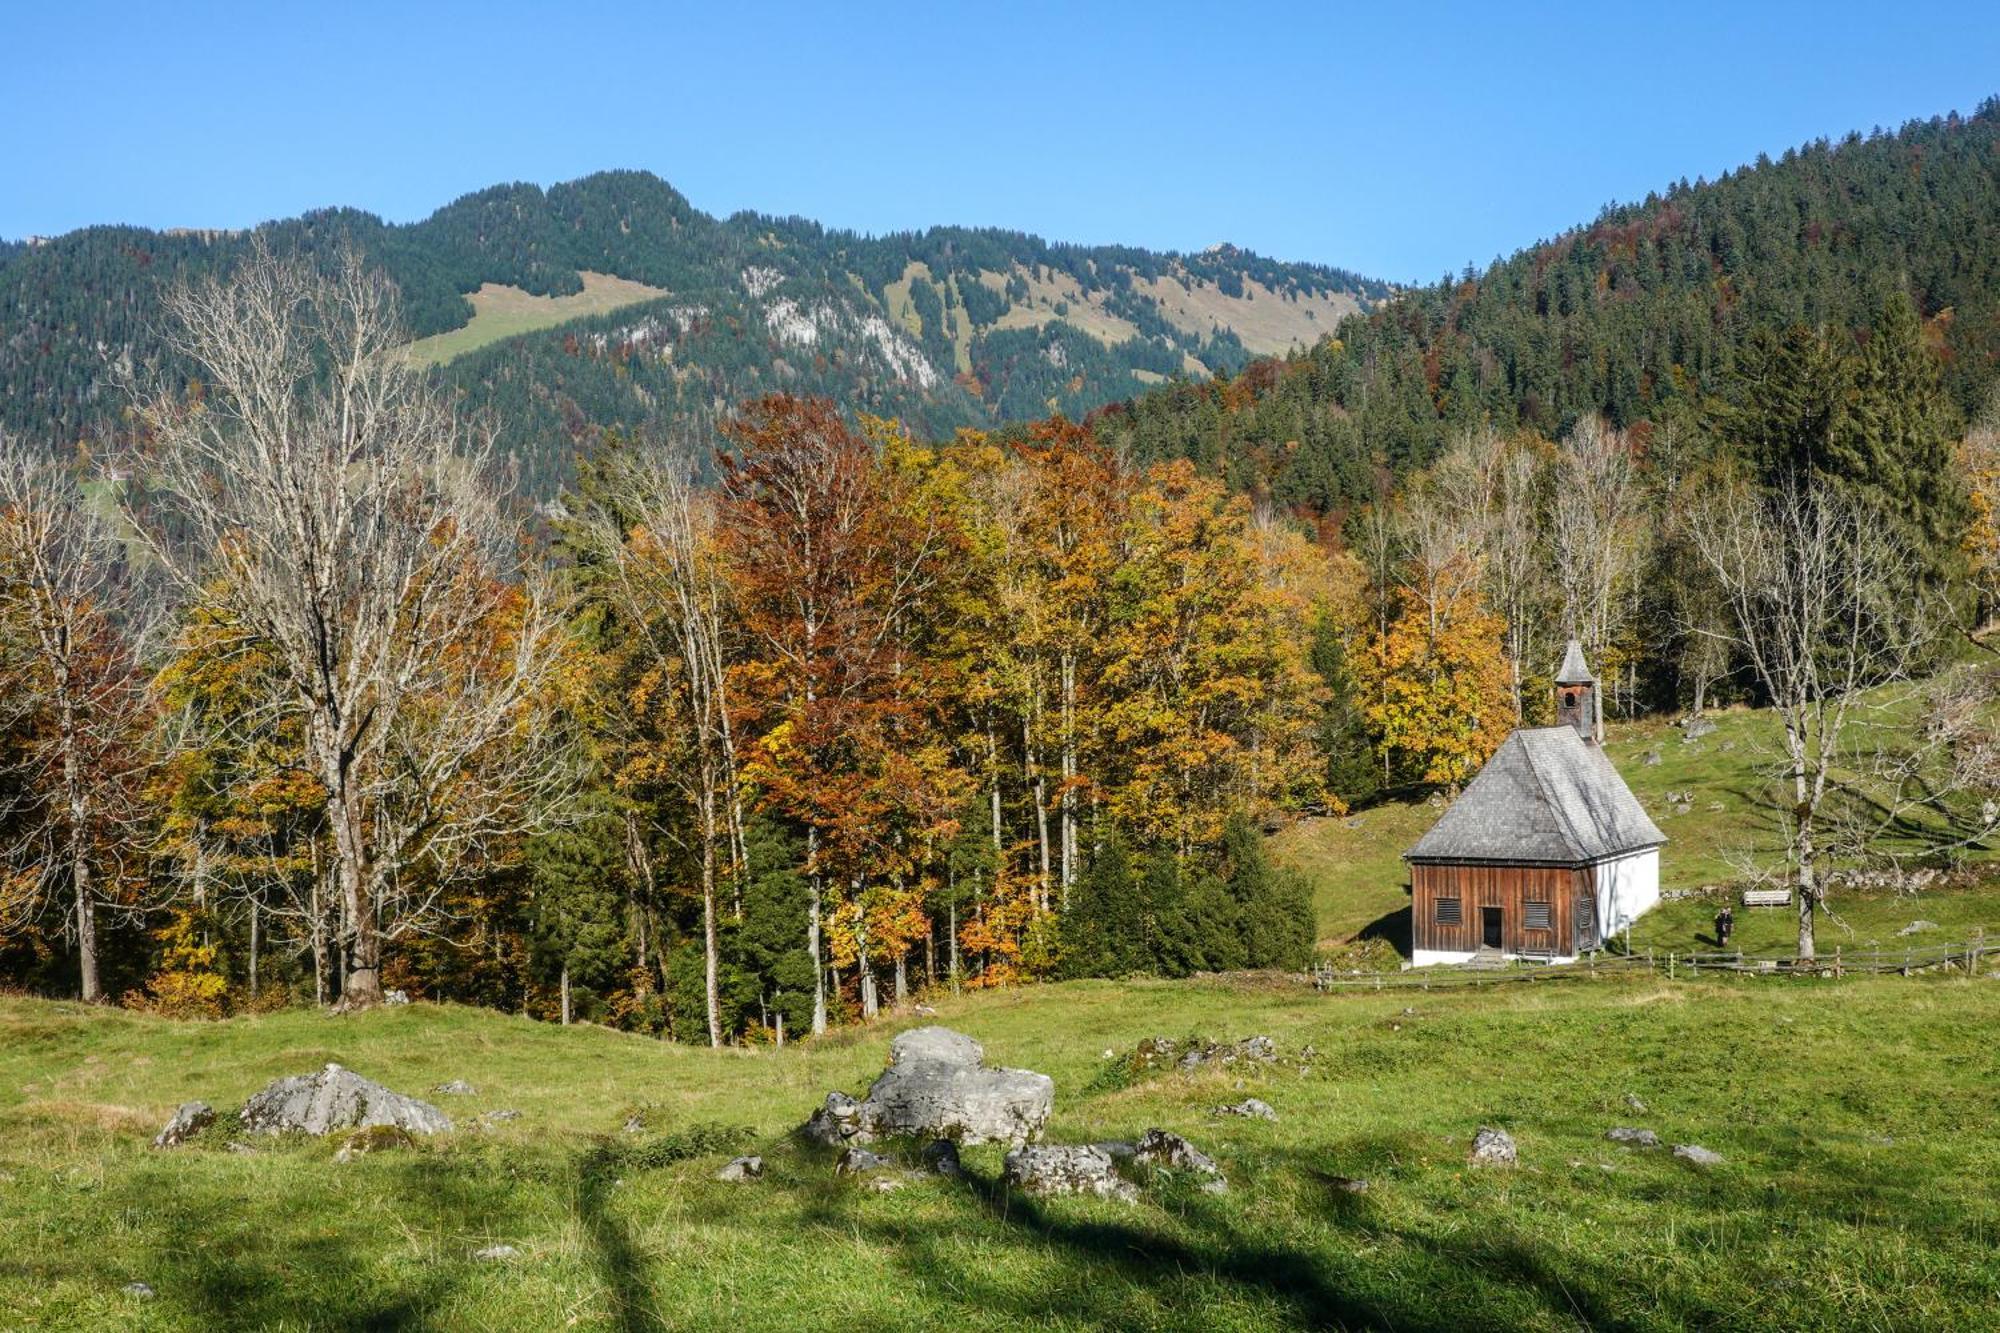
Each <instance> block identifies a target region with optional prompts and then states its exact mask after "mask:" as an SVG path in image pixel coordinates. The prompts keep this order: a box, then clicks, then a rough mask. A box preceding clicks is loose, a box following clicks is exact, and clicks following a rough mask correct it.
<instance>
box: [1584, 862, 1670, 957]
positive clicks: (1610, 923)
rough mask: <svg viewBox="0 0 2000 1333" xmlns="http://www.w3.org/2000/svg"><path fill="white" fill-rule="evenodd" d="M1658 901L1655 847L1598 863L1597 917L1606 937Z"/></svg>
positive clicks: (1652, 906)
mask: <svg viewBox="0 0 2000 1333" xmlns="http://www.w3.org/2000/svg"><path fill="white" fill-rule="evenodd" d="M1659 901H1660V849H1659V848H1657V847H1653V848H1649V849H1648V850H1646V851H1643V852H1634V853H1632V854H1631V855H1629V856H1621V857H1619V858H1617V859H1616V860H1612V861H1601V862H1599V863H1598V866H1597V920H1598V923H1599V927H1600V929H1601V930H1602V931H1603V932H1604V938H1605V939H1606V940H1609V939H1610V938H1611V937H1612V936H1613V935H1616V934H1618V933H1619V932H1621V931H1623V930H1624V929H1625V928H1626V927H1627V926H1629V925H1631V924H1632V923H1633V922H1634V921H1637V920H1638V919H1639V918H1640V917H1642V916H1644V915H1646V913H1648V912H1650V911H1652V910H1653V908H1654V907H1656V906H1657V905H1658V904H1659Z"/></svg>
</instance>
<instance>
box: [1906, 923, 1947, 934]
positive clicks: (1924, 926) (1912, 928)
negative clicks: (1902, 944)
mask: <svg viewBox="0 0 2000 1333" xmlns="http://www.w3.org/2000/svg"><path fill="white" fill-rule="evenodd" d="M1937 928H1938V924H1937V922H1935V921H1912V922H1911V923H1910V924H1909V925H1907V926H1904V927H1903V928H1902V929H1901V930H1899V931H1897V932H1896V933H1897V934H1898V935H1921V934H1923V932H1925V931H1927V930H1936V929H1937Z"/></svg>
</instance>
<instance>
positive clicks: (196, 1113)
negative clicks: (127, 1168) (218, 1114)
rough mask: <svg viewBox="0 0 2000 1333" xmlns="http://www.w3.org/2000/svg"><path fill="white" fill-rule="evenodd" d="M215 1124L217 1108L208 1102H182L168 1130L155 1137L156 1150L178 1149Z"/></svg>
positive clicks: (169, 1123) (168, 1125)
mask: <svg viewBox="0 0 2000 1333" xmlns="http://www.w3.org/2000/svg"><path fill="white" fill-rule="evenodd" d="M214 1123H215V1108H214V1107H213V1106H210V1105H209V1104H208V1103H207V1102H182V1103H181V1105H180V1109H179V1110H177V1111H175V1112H174V1118H173V1119H172V1120H169V1121H168V1122H167V1124H166V1128H164V1129H162V1130H161V1131H160V1132H159V1133H158V1134H156V1135H154V1136H153V1146H154V1147H155V1148H178V1147H180V1146H181V1145H182V1144H183V1143H186V1142H187V1141H188V1140H189V1139H191V1138H193V1137H194V1136H195V1135H197V1134H199V1133H201V1132H202V1131H203V1130H204V1129H207V1128H208V1127H209V1126H210V1125H212V1124H214Z"/></svg>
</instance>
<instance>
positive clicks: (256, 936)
mask: <svg viewBox="0 0 2000 1333" xmlns="http://www.w3.org/2000/svg"><path fill="white" fill-rule="evenodd" d="M262 926H263V918H262V916H261V915H260V914H259V912H258V910H257V895H256V894H254V893H253V894H251V895H250V998H251V1000H253V1001H254V1000H255V999H256V998H257V952H258V946H259V945H260V944H261V943H262V942H263V940H262Z"/></svg>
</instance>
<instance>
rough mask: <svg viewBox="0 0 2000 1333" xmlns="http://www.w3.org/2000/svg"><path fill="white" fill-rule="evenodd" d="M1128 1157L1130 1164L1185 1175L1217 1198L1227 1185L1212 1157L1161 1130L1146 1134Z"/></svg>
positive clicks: (1180, 1138)
mask: <svg viewBox="0 0 2000 1333" xmlns="http://www.w3.org/2000/svg"><path fill="white" fill-rule="evenodd" d="M1132 1156H1133V1160H1134V1161H1138V1162H1143V1163H1145V1164H1146V1165H1147V1166H1153V1167H1161V1168H1164V1169H1165V1170H1168V1171H1181V1172H1185V1173H1187V1174H1188V1175H1190V1176H1192V1177H1194V1179H1195V1180H1196V1181H1197V1182H1198V1183H1199V1184H1200V1185H1201V1188H1202V1189H1204V1190H1206V1191H1207V1192H1209V1193H1210V1194H1220V1193H1222V1192H1223V1191H1224V1190H1227V1189H1228V1188H1229V1181H1228V1180H1227V1179H1225V1178H1224V1176H1223V1174H1222V1168H1221V1167H1219V1166H1217V1165H1216V1164H1215V1159H1214V1158H1213V1157H1210V1156H1209V1155H1208V1154H1207V1153H1205V1152H1202V1151H1201V1150H1200V1149H1199V1148H1196V1147H1195V1146H1194V1145H1193V1144H1192V1143H1189V1142H1188V1141H1187V1140H1186V1139H1184V1138H1182V1137H1181V1136H1180V1135H1178V1134H1170V1133H1168V1132H1167V1131H1166V1130H1164V1129H1149V1130H1147V1131H1146V1132H1145V1134H1144V1135H1143V1136H1142V1137H1141V1138H1140V1139H1139V1146H1138V1149H1137V1150H1136V1151H1135V1152H1134V1153H1133V1155H1132Z"/></svg>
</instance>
